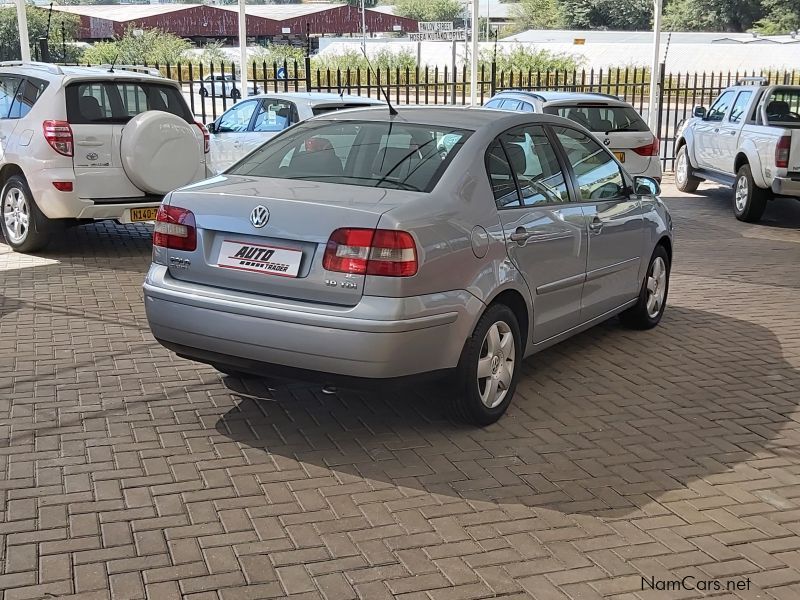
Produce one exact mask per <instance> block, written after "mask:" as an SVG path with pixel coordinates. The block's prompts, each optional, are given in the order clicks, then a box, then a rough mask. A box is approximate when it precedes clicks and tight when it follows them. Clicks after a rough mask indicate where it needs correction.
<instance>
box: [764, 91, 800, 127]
mask: <svg viewBox="0 0 800 600" xmlns="http://www.w3.org/2000/svg"><path fill="white" fill-rule="evenodd" d="M766 109H767V121H768V123H769V124H770V125H786V126H788V127H797V126H800V90H797V89H789V88H777V89H776V90H775V91H774V92H773V93H772V95H770V97H769V98H768V100H767V106H766Z"/></svg>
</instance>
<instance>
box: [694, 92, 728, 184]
mask: <svg viewBox="0 0 800 600" xmlns="http://www.w3.org/2000/svg"><path fill="white" fill-rule="evenodd" d="M735 96H736V92H735V91H733V90H727V91H725V92H723V93H722V95H721V96H720V97H719V98H717V100H716V101H715V102H714V104H712V105H711V108H709V109H708V113H707V114H706V116H705V117H704V118H703V120H702V121H700V122H698V123H697V125H696V126H695V129H694V136H695V145H694V153H695V158H696V159H697V166H698V167H700V168H702V169H713V170H714V171H721V170H723V169H722V168H721V167H720V165H721V164H722V148H721V147H720V139H721V137H722V136H720V128H721V126H722V123H723V120H724V119H725V117H726V115H727V114H728V112H729V111H730V108H731V105H732V104H733V101H734V99H735ZM730 137H734V136H730Z"/></svg>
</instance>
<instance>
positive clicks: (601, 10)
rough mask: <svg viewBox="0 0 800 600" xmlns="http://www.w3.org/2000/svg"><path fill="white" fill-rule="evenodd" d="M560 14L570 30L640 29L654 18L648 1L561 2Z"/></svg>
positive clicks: (601, 0)
mask: <svg viewBox="0 0 800 600" xmlns="http://www.w3.org/2000/svg"><path fill="white" fill-rule="evenodd" d="M691 1H694V0H691ZM561 13H562V14H563V16H564V20H565V21H566V25H567V27H568V28H570V29H617V30H642V29H648V28H649V27H650V25H651V22H652V19H653V7H652V2H650V0H561Z"/></svg>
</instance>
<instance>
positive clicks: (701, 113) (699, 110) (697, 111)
mask: <svg viewBox="0 0 800 600" xmlns="http://www.w3.org/2000/svg"><path fill="white" fill-rule="evenodd" d="M692 115H693V116H695V117H698V118H700V119H705V118H706V109H705V107H704V106H695V107H694V110H693V111H692Z"/></svg>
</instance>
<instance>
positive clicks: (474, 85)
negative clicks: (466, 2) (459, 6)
mask: <svg viewBox="0 0 800 600" xmlns="http://www.w3.org/2000/svg"><path fill="white" fill-rule="evenodd" d="M659 1H660V0H659ZM471 29H472V63H471V64H470V73H469V83H470V85H469V101H470V104H472V106H477V105H478V0H472V28H471Z"/></svg>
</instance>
